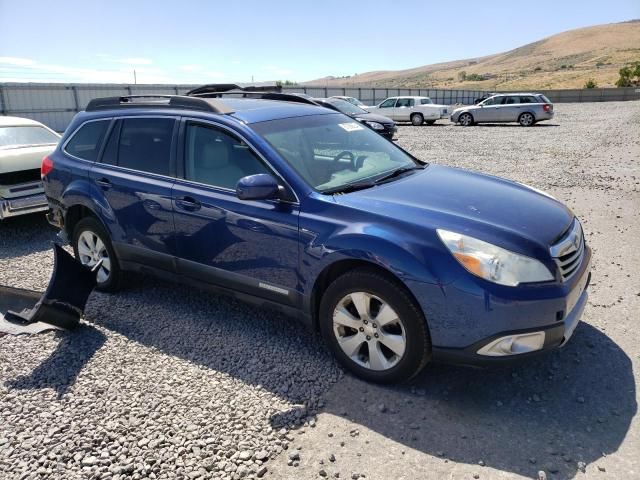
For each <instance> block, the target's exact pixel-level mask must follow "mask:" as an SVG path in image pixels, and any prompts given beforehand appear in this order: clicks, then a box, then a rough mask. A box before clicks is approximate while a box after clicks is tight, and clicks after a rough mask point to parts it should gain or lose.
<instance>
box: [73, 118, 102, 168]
mask: <svg viewBox="0 0 640 480" xmlns="http://www.w3.org/2000/svg"><path fill="white" fill-rule="evenodd" d="M110 121H111V120H99V121H95V122H88V123H85V124H84V125H83V126H82V127H80V130H78V131H77V132H76V134H75V135H74V136H73V138H72V139H71V140H70V141H69V143H67V146H66V147H65V151H66V152H67V153H68V154H69V155H73V156H74V157H78V158H82V159H83V160H88V161H90V162H95V161H96V160H97V158H98V153H100V146H101V145H102V140H103V139H104V134H105V133H106V131H107V127H108V126H109V122H110Z"/></svg>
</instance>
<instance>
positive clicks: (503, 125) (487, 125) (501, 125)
mask: <svg viewBox="0 0 640 480" xmlns="http://www.w3.org/2000/svg"><path fill="white" fill-rule="evenodd" d="M559 126H560V125H558V124H557V123H536V124H534V125H533V126H532V127H527V128H540V127H559ZM491 127H497V128H523V127H522V126H521V125H520V124H518V123H478V124H475V125H473V127H471V128H491ZM463 128H469V127H463Z"/></svg>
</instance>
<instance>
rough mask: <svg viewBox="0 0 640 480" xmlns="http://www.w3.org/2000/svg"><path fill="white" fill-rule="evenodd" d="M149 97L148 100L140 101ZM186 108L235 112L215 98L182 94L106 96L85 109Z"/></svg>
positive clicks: (214, 111)
mask: <svg viewBox="0 0 640 480" xmlns="http://www.w3.org/2000/svg"><path fill="white" fill-rule="evenodd" d="M143 99H148V101H140V100H143ZM136 107H138V108H139V107H144V108H149V107H153V108H185V109H189V110H202V111H205V112H212V113H222V114H224V113H233V110H232V109H230V108H229V107H228V106H226V105H225V104H224V103H222V102H219V101H216V100H214V99H206V98H197V97H188V96H182V95H126V96H122V97H104V98H94V99H93V100H91V101H90V102H89V103H88V105H87V108H85V111H87V112H93V111H96V110H111V109H114V108H136Z"/></svg>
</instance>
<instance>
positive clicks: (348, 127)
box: [338, 122, 363, 132]
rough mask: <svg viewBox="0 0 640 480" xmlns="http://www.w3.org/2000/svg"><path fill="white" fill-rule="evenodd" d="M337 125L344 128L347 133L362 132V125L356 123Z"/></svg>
mask: <svg viewBox="0 0 640 480" xmlns="http://www.w3.org/2000/svg"><path fill="white" fill-rule="evenodd" d="M338 125H340V126H341V127H342V128H344V129H345V130H346V131H347V132H355V131H356V130H363V127H362V125H360V124H359V123H356V122H349V123H339V124H338Z"/></svg>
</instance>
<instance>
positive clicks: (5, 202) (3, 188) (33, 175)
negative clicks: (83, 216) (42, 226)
mask: <svg viewBox="0 0 640 480" xmlns="http://www.w3.org/2000/svg"><path fill="white" fill-rule="evenodd" d="M59 140H60V135H58V134H57V133H56V132H54V131H53V130H51V129H50V128H48V127H46V126H44V125H43V124H41V123H39V122H36V121H35V120H29V119H27V118H18V117H4V116H0V220H2V219H4V218H8V217H14V216H16V215H24V214H27V213H34V212H44V211H46V210H48V209H49V205H48V203H47V199H46V197H45V196H44V190H43V189H42V181H41V179H40V165H41V164H42V158H43V157H44V156H46V155H48V154H49V153H51V152H52V151H53V150H54V149H55V147H56V145H57V144H58V141H59Z"/></svg>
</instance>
